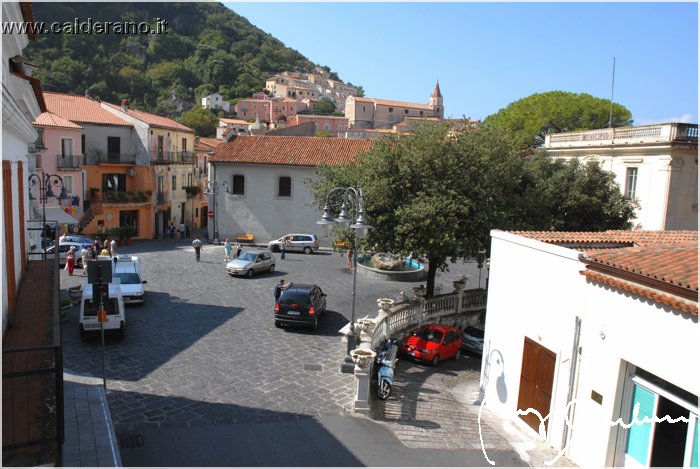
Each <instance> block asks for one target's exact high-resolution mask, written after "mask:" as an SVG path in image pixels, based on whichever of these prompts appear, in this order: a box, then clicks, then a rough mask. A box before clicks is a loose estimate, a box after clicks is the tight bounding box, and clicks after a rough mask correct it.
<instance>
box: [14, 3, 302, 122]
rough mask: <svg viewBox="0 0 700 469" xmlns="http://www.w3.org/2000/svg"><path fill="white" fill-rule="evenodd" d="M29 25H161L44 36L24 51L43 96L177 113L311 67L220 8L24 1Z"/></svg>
mask: <svg viewBox="0 0 700 469" xmlns="http://www.w3.org/2000/svg"><path fill="white" fill-rule="evenodd" d="M32 6H33V9H34V18H35V20H36V21H38V22H39V21H45V22H47V24H48V23H49V22H60V23H65V22H70V23H73V22H74V21H75V19H76V18H78V20H79V21H87V20H88V19H92V22H93V24H95V23H96V22H106V21H111V22H117V21H120V22H121V21H134V22H137V23H138V22H142V21H144V22H147V23H148V24H149V25H151V26H152V27H154V28H155V27H156V25H157V22H158V20H159V19H164V20H166V21H167V34H128V35H127V34H121V35H120V34H114V33H112V34H66V33H61V34H44V35H39V36H38V38H37V39H38V40H37V42H36V43H32V44H31V45H30V47H28V48H27V49H26V51H25V54H26V56H27V57H28V58H29V59H30V60H31V61H32V62H34V63H35V64H37V65H38V66H39V72H38V73H37V76H38V77H39V79H40V80H41V82H42V85H43V87H44V89H45V90H47V91H58V92H65V93H74V94H81V95H82V94H85V92H86V91H88V92H89V93H90V95H91V96H95V97H99V98H100V99H102V100H107V101H111V102H119V101H120V100H121V99H123V98H127V99H129V101H130V103H131V104H132V105H134V106H136V107H139V108H141V109H143V110H146V111H151V112H157V113H161V114H167V115H171V116H177V115H179V114H180V113H181V112H182V111H183V110H187V109H188V108H190V107H192V106H193V105H194V103H195V102H199V99H200V98H201V97H202V96H205V95H207V94H210V93H213V92H217V91H218V92H219V93H221V94H222V95H223V96H224V99H234V98H237V97H247V96H250V94H251V93H252V92H254V91H259V90H261V89H262V88H263V87H264V84H265V79H266V78H267V77H269V76H270V75H272V74H274V73H277V72H280V71H283V70H293V69H295V68H299V69H306V70H310V69H312V68H313V67H314V66H315V64H314V63H313V62H311V61H310V60H309V59H307V58H306V57H304V56H303V55H301V54H300V53H299V52H297V51H296V50H294V49H290V48H288V47H285V46H284V44H282V43H281V42H280V41H279V40H277V39H275V38H274V37H272V36H271V35H269V34H267V33H265V32H263V31H261V30H260V29H258V28H256V27H255V26H253V25H252V24H250V23H249V22H248V21H247V20H246V19H245V18H243V17H242V16H240V15H237V14H235V13H234V12H232V11H231V10H229V9H228V8H226V7H225V6H224V5H222V4H220V3H176V2H172V3H170V2H168V3H140V2H136V3H49V2H46V3H43V2H36V3H33V4H32Z"/></svg>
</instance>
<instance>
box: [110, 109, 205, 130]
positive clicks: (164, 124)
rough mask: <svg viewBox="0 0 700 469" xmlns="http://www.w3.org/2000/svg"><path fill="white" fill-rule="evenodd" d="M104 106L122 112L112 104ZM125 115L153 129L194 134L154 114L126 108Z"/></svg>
mask: <svg viewBox="0 0 700 469" xmlns="http://www.w3.org/2000/svg"><path fill="white" fill-rule="evenodd" d="M102 104H103V105H105V106H109V107H111V108H113V109H117V110H118V111H121V112H124V111H122V108H121V106H117V105H116V104H112V103H107V102H103V103H102ZM126 114H128V115H129V116H131V117H133V118H135V119H138V120H140V121H141V122H145V123H146V124H148V125H150V126H153V127H160V128H164V129H172V130H178V131H181V132H192V133H194V130H192V129H190V128H189V127H185V126H184V125H182V124H180V123H179V122H175V121H174V120H172V119H170V118H168V117H162V116H157V115H155V114H151V113H150V112H143V111H137V110H135V109H131V108H128V109H127V111H126Z"/></svg>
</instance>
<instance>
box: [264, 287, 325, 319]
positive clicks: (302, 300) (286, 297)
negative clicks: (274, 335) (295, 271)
mask: <svg viewBox="0 0 700 469" xmlns="http://www.w3.org/2000/svg"><path fill="white" fill-rule="evenodd" d="M325 312H326V294H325V293H323V291H322V290H321V288H320V287H319V286H318V285H309V284H302V283H299V284H296V283H293V284H291V285H290V286H289V287H287V288H286V289H285V290H284V291H283V292H282V295H281V296H280V298H279V300H277V302H276V303H275V326H276V327H282V326H283V325H301V326H311V327H312V328H313V329H318V318H319V316H321V315H323V314H324V313H325Z"/></svg>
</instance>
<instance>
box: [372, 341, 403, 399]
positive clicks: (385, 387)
mask: <svg viewBox="0 0 700 469" xmlns="http://www.w3.org/2000/svg"><path fill="white" fill-rule="evenodd" d="M398 348H399V345H398V340H396V339H389V340H387V341H386V342H385V343H384V346H383V347H382V349H381V351H380V352H379V353H378V354H377V366H378V371H377V397H379V399H381V400H382V401H383V400H386V399H387V398H388V397H389V395H390V394H391V385H392V384H394V367H395V366H396V354H397V352H398Z"/></svg>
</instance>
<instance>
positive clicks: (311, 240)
mask: <svg viewBox="0 0 700 469" xmlns="http://www.w3.org/2000/svg"><path fill="white" fill-rule="evenodd" d="M285 239H287V240H288V242H287V244H286V245H285V248H284V250H285V251H287V252H295V251H296V252H303V253H304V254H313V252H314V251H317V250H318V238H317V237H316V235H314V234H306V233H290V234H287V235H284V236H282V237H281V238H280V239H278V240H275V241H270V242H269V243H267V248H268V249H269V250H270V251H272V252H279V251H281V250H282V244H283V243H284V240H285Z"/></svg>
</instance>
